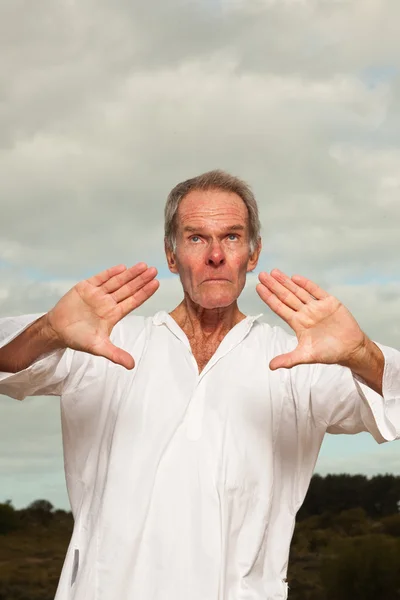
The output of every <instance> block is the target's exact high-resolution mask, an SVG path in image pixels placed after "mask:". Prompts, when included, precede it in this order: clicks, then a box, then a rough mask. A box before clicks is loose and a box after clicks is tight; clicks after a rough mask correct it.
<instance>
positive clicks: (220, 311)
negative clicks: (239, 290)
mask: <svg viewBox="0 0 400 600" xmlns="http://www.w3.org/2000/svg"><path fill="white" fill-rule="evenodd" d="M170 315H171V317H172V318H173V319H174V320H175V321H176V322H177V323H178V325H179V326H180V327H181V329H183V331H184V332H185V333H186V335H187V336H188V337H189V338H198V337H221V336H222V337H223V336H225V335H226V333H227V332H228V331H230V330H231V329H232V327H234V326H235V325H236V324H237V323H239V322H240V321H242V320H243V319H245V318H246V315H244V314H243V313H242V312H240V310H239V307H238V305H237V302H236V301H235V302H233V303H232V304H230V305H229V306H225V307H223V308H212V309H207V308H203V307H202V306H200V305H199V304H195V303H194V302H193V301H192V300H191V298H189V297H188V296H187V295H186V294H185V297H184V299H183V300H182V302H181V303H180V304H179V305H178V306H177V307H176V308H175V309H174V310H173V311H172V312H171V313H170Z"/></svg>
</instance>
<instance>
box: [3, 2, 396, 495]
mask: <svg viewBox="0 0 400 600" xmlns="http://www.w3.org/2000/svg"><path fill="white" fill-rule="evenodd" d="M388 15H389V18H388ZM399 18H400V4H399V3H398V2H397V0H356V1H354V2H350V0H332V1H327V0H279V1H277V0H246V1H245V2H244V1H239V0H208V1H207V2H204V3H194V2H189V1H184V0H171V1H170V2H168V3H165V2H164V3H162V2H153V3H147V4H146V3H143V2H139V1H138V0H135V1H133V2H132V1H130V2H128V1H127V0H116V1H115V2H113V3H109V2H105V1H102V0H100V1H97V2H94V1H93V0H82V1H81V2H79V3H77V2H73V1H72V0H62V1H60V2H57V3H54V2H51V1H50V0H44V1H43V2H40V3H39V4H37V5H35V7H34V9H33V7H32V6H31V4H30V3H29V2H28V1H27V0H15V1H14V2H12V3H3V4H2V5H1V6H0V50H1V52H0V56H1V57H2V58H1V69H0V89H1V95H0V132H1V136H0V208H1V218H0V314H1V315H11V314H21V313H32V312H33V313H35V312H43V311H46V310H49V309H50V308H51V307H52V306H53V305H54V303H55V302H57V300H58V299H59V298H60V297H61V295H62V294H63V293H65V292H66V291H67V290H68V289H70V287H72V285H74V284H75V283H76V282H77V281H79V280H80V279H82V278H84V277H88V276H89V275H91V274H94V273H96V272H99V271H100V270H102V269H104V268H106V267H108V266H112V265H114V264H119V263H125V264H127V265H131V264H135V263H136V262H139V261H142V260H144V261H147V262H148V263H149V264H154V265H155V266H156V267H157V268H158V269H159V271H160V278H161V286H160V289H159V291H158V292H157V294H156V295H155V296H154V297H153V298H152V299H151V300H150V301H149V302H148V303H147V304H146V305H145V306H143V307H142V308H141V310H140V312H141V314H151V313H154V312H156V311H157V310H160V309H166V310H170V309H172V308H173V307H174V306H175V305H176V304H177V303H178V302H179V301H180V299H181V290H180V285H179V281H178V280H177V279H176V278H168V277H167V270H166V267H165V259H164V255H163V207H164V202H165V199H166V196H167V194H168V192H169V191H170V189H171V188H172V187H173V186H174V185H175V184H176V183H177V182H178V181H182V180H184V179H186V178H188V177H191V176H193V175H196V174H199V173H201V172H204V171H206V170H209V169H212V168H224V169H226V170H228V171H230V172H232V173H233V174H236V175H239V176H240V177H243V178H244V179H245V180H247V181H248V182H249V183H250V184H251V185H252V187H253V189H254V191H255V193H256V197H257V198H258V202H259V206H260V213H261V220H262V225H263V253H262V256H261V259H260V265H259V267H260V269H265V270H271V269H272V268H273V267H279V268H281V269H282V270H283V271H285V272H287V273H289V274H294V273H301V274H303V275H305V276H307V277H310V278H311V279H313V280H315V281H316V282H318V283H319V284H320V285H321V286H322V287H324V288H325V289H327V290H328V291H330V292H331V293H333V294H335V295H336V296H337V297H339V298H340V299H341V300H342V301H343V302H344V304H345V305H346V306H348V307H349V308H350V310H352V312H353V313H354V315H355V316H356V318H357V319H358V320H359V322H360V324H361V325H362V327H363V328H364V330H365V331H366V332H367V333H368V334H369V335H370V336H371V337H373V339H376V340H377V341H381V342H382V343H385V344H388V345H394V346H396V347H400V324H398V322H399V319H398V315H399V311H400V293H399V292H400V271H399V266H398V264H399V263H398V256H399V253H400V237H399V235H398V224H399V222H400V202H399V191H400V179H399V172H400V147H399V139H400V119H399V107H400V83H399V76H398V73H399V71H398V70H399V64H398V63H399V61H398V56H399V51H400V43H399V36H398V31H397V29H398V27H397V23H398V21H399ZM383 32H384V34H383ZM255 284H256V280H255V278H254V276H252V277H250V278H249V282H248V286H247V287H246V288H245V290H244V292H243V294H242V297H241V299H240V306H241V308H242V310H243V311H244V312H247V313H250V314H258V313H259V312H264V319H265V320H267V321H269V322H271V323H272V324H278V323H280V321H279V319H278V318H277V317H276V316H275V315H273V314H272V313H271V311H269V309H267V307H265V305H263V304H262V302H261V301H260V299H259V298H258V296H257V294H256V293H255V290H254V287H255ZM1 400H2V402H1V405H0V416H1V417H3V416H4V419H3V422H10V424H11V425H12V426H10V427H5V429H4V431H3V435H4V442H3V445H2V451H3V452H4V453H3V454H1V456H2V457H3V458H2V459H1V460H2V462H1V469H2V470H1V472H2V473H3V475H2V476H1V477H2V479H1V481H2V482H3V481H7V486H10V485H12V486H14V489H15V490H16V492H15V493H16V496H18V497H19V498H21V499H25V498H27V494H28V492H27V489H28V488H27V487H25V488H24V484H23V483H17V481H21V480H22V481H23V480H25V477H26V478H27V477H28V475H29V473H30V472H33V463H35V464H36V465H38V467H37V468H38V473H39V471H40V472H41V473H42V478H40V477H39V475H38V473H37V475H38V479H37V481H38V482H39V481H40V482H41V483H40V485H45V486H50V487H46V488H45V489H46V490H50V491H51V485H52V484H51V482H52V481H57V482H58V483H57V484H55V485H56V490H53V491H51V493H52V494H56V496H57V494H59V495H58V496H57V498H60V497H61V496H60V494H61V495H62V493H64V492H61V491H60V490H61V489H62V486H63V479H62V474H61V477H60V471H58V470H57V469H62V462H60V461H61V454H60V443H61V441H60V439H58V442H56V439H57V436H59V433H57V432H56V430H55V429H53V427H54V426H55V425H54V423H55V422H56V421H57V420H58V415H57V414H56V412H52V411H51V410H50V411H49V410H48V407H49V404H47V401H48V399H46V400H43V403H41V401H39V399H37V398H36V399H34V401H32V404H30V401H28V402H26V401H25V402H24V403H22V404H21V405H20V404H19V403H16V404H12V406H13V408H10V406H11V405H10V404H9V402H10V401H9V400H8V399H3V398H2V399H1ZM53 400H54V399H51V401H53ZM11 402H12V401H11ZM17 406H18V408H17ZM27 406H29V412H28V411H27V408H26V407H27ZM31 406H32V413H31V412H30V410H31ZM51 406H52V407H53V408H54V407H55V404H54V403H53V404H52V405H51ZM13 411H15V412H13ZM17 411H18V412H17ZM17 415H18V417H17ZM22 415H24V416H25V415H26V416H25V417H22ZM23 418H26V419H27V420H26V421H24V420H23ZM13 419H15V420H13ZM0 420H1V419H0ZM10 420H11V421H10ZM57 422H58V421H57ZM23 423H26V425H24V424H23ZM29 425H31V426H32V430H31V434H32V437H29V436H28V437H29V439H30V440H31V441H29V442H28V439H27V435H26V434H27V431H26V429H25V428H26V427H28V426H29ZM42 428H44V429H42ZM57 431H58V430H57ZM46 432H47V433H46ZM16 438H18V440H19V441H18V444H17V446H18V457H17V455H15V458H13V457H12V456H11V455H10V453H9V452H8V451H7V448H9V447H13V446H14V447H15V439H16ZM35 440H37V442H35ZM41 440H42V441H41ZM42 442H43V444H44V446H43V447H42V446H41V443H42ZM36 443H37V444H38V446H37V449H38V450H37V453H35V444H36ZM337 443H338V444H340V443H341V442H340V440H338V442H337ZM354 443H355V444H357V442H354ZM338 447H339V446H337V447H336V448H338ZM41 448H42V450H41ZM354 448H356V446H354ZM385 451H386V450H385ZM57 452H58V454H57ZM336 452H337V449H336ZM372 452H374V451H372ZM47 455H48V456H50V455H55V456H58V458H57V461H58V463H57V462H56V463H54V464H53V463H51V462H50V463H48V462H46V460H47V459H46V456H47ZM24 457H25V458H24ZM360 457H361V454H360ZM25 460H26V470H25V472H24V473H22V471H23V465H24V461H25ZM332 460H333V459H332ZM357 460H358V459H357ZM360 460H363V459H362V458H360ZM372 462H373V461H372V459H371V456H370V455H366V456H365V461H364V467H365V468H367V467H368V464H372ZM56 464H58V467H57V466H55V465H56ZM336 464H337V465H338V464H339V463H336ZM7 465H8V466H9V468H7ZM331 468H334V461H333V463H332V464H331ZM21 469H22V471H21ZM12 472H15V473H17V472H18V473H20V474H21V479H19V476H18V477H14V479H13V476H12V475H11V474H10V473H12ZM46 473H47V475H46ZM56 473H58V475H56ZM53 474H54V477H53ZM4 478H6V479H4ZM26 481H28V479H26ZM29 481H32V480H31V479H30V480H29ZM45 482H47V483H45ZM32 485H33V484H32ZM7 486H6V488H7V489H8V487H7ZM29 486H31V483H30V484H29ZM38 486H39V484H38V485H35V487H32V488H30V489H32V490H37V493H38V495H41V494H39V489H41V488H39V487H38ZM57 486H58V487H57ZM6 488H4V486H3V483H2V489H6ZM24 490H25V491H24ZM57 490H58V491H57ZM35 494H36V491H35ZM28 495H29V494H28ZM64 497H65V496H64ZM21 502H22V500H21Z"/></svg>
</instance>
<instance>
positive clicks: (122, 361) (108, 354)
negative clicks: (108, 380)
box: [93, 340, 135, 370]
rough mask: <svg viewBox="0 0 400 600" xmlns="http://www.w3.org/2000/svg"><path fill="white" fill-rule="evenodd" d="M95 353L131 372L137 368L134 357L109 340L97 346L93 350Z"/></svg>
mask: <svg viewBox="0 0 400 600" xmlns="http://www.w3.org/2000/svg"><path fill="white" fill-rule="evenodd" d="M93 353H94V354H96V355H97V356H104V358H107V359H108V360H111V362H113V363H115V364H116V365H122V366H123V367H125V368H126V369H129V370H130V369H133V367H134V366H135V361H134V360H133V357H132V356H131V355H130V354H129V353H128V352H125V350H122V348H118V346H114V344H112V343H111V342H110V341H109V340H105V341H104V342H102V343H101V344H99V345H98V346H96V348H95V349H93Z"/></svg>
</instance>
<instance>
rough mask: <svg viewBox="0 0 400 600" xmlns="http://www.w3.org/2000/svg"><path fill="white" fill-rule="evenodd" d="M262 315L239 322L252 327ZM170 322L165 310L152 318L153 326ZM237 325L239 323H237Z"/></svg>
mask: <svg viewBox="0 0 400 600" xmlns="http://www.w3.org/2000/svg"><path fill="white" fill-rule="evenodd" d="M263 314H264V313H260V314H259V315H255V316H253V315H248V316H247V317H246V318H245V319H243V320H242V321H240V323H244V322H247V323H248V324H249V325H253V323H254V321H256V320H257V319H259V318H260V317H262V316H263ZM171 320H172V321H173V322H174V323H175V321H174V319H173V318H172V317H171V315H169V314H168V313H167V311H166V310H159V311H158V312H157V313H156V314H155V315H154V316H153V325H168V324H170V323H171ZM238 325H239V323H238Z"/></svg>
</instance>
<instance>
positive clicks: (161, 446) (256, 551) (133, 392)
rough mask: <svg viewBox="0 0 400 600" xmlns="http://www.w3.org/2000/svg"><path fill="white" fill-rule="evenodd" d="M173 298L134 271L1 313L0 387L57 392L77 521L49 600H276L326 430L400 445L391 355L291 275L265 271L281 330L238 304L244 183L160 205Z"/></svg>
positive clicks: (211, 178)
mask: <svg viewBox="0 0 400 600" xmlns="http://www.w3.org/2000/svg"><path fill="white" fill-rule="evenodd" d="M165 250H166V255H167V261H168V266H169V269H170V270H171V271H172V272H173V273H177V274H179V277H180V280H181V283H182V287H183V292H184V298H183V300H182V302H181V303H180V304H179V306H177V307H176V308H175V309H174V310H173V311H172V312H171V313H170V314H168V313H167V312H165V311H161V312H158V313H157V314H156V315H155V316H153V317H152V318H144V317H140V316H131V315H129V313H131V311H132V310H134V309H136V308H138V307H139V306H140V305H141V304H142V303H143V302H145V301H146V300H147V299H148V298H149V297H150V296H151V295H152V294H154V292H155V291H156V290H157V288H158V285H159V284H158V281H157V280H156V279H155V277H156V269H155V268H152V267H150V268H148V267H147V265H145V264H144V263H139V264H136V265H135V266H133V267H130V268H126V267H125V266H123V265H119V266H115V267H112V268H111V269H108V270H107V271H104V272H102V273H100V274H99V275H96V276H94V277H91V278H90V279H88V280H86V281H81V282H80V283H78V284H77V285H76V286H75V287H73V288H72V289H71V290H70V291H69V292H68V293H67V294H66V295H65V296H64V297H62V298H61V300H60V301H59V302H58V304H56V306H55V307H54V308H53V309H52V310H50V311H49V312H48V313H47V314H44V315H27V316H25V317H18V318H9V319H3V320H2V321H1V332H2V338H3V345H2V349H1V350H0V370H1V371H2V373H1V374H0V392H1V393H3V394H8V395H9V396H11V397H14V398H17V399H20V400H22V399H23V398H24V397H25V396H27V395H34V394H50V395H56V396H61V411H62V413H61V414H62V432H63V445H64V457H65V473H66V480H67V486H68V492H69V497H70V501H71V506H72V511H73V515H74V518H75V526H74V531H73V534H72V538H71V541H70V545H69V548H68V552H67V556H66V560H65V563H64V567H63V571H62V575H61V579H60V583H59V586H58V591H57V596H56V598H57V600H72V599H73V600H266V599H270V600H281V599H284V598H286V597H287V593H288V590H287V583H286V572H287V562H288V554H289V546H290V541H291V537H292V533H293V528H294V523H295V515H296V512H297V510H298V509H299V507H300V505H301V504H302V502H303V500H304V496H305V494H306V491H307V488H308V485H309V482H310V478H311V476H312V472H313V468H314V465H315V462H316V460H317V456H318V452H319V449H320V446H321V443H322V439H323V437H324V434H325V432H327V431H328V432H330V433H357V432H360V431H369V432H370V433H371V434H372V435H373V436H374V438H375V439H376V440H377V441H378V442H379V443H381V442H384V441H387V440H394V439H395V438H398V437H400V352H398V351H397V350H395V349H392V348H389V347H385V346H383V345H381V344H375V343H374V342H372V341H371V340H370V339H369V338H368V337H367V335H366V334H365V333H364V332H363V331H362V330H361V329H360V327H359V326H358V324H357V322H356V321H355V319H354V318H353V317H352V315H351V314H350V313H349V311H348V310H347V309H346V308H345V307H344V306H343V305H342V304H341V303H340V302H339V300H337V299H336V298H334V297H333V296H331V295H329V294H328V293H327V292H325V291H324V290H322V289H321V288H319V287H318V285H316V284H315V283H312V282H311V281H309V280H308V279H305V278H304V277H302V276H299V275H296V276H293V277H288V276H286V275H285V274H284V273H282V272H280V271H279V270H277V269H274V270H273V271H272V272H271V273H270V274H268V273H260V275H259V279H260V283H259V284H258V285H257V292H258V294H259V295H260V297H261V298H262V300H263V301H264V302H265V303H266V304H267V305H268V306H269V307H270V308H271V309H272V310H273V311H274V312H275V313H276V314H278V315H279V316H280V317H281V318H282V319H283V320H284V321H285V322H286V323H288V324H289V325H290V327H291V328H292V329H293V330H294V333H295V334H296V335H295V336H294V335H289V334H288V333H286V332H285V331H284V330H283V329H282V328H280V327H271V326H269V325H268V324H267V323H263V322H261V321H260V320H259V317H257V316H245V315H244V314H243V313H242V312H241V311H240V310H239V308H238V305H237V299H238V297H239V295H240V293H241V291H242V290H243V287H244V285H245V280H246V273H248V272H249V271H252V270H254V269H255V268H256V266H257V260H258V257H259V254H260V250H261V241H260V236H259V219H258V211H257V205H256V202H255V199H254V196H253V194H252V192H251V190H250V188H249V187H248V186H247V185H246V184H245V183H244V182H243V181H241V180H240V179H237V178H236V177H233V176H231V175H229V174H227V173H225V172H223V171H212V172H209V173H205V174H203V175H200V176H198V177H195V178H193V179H189V180H188V181H185V182H183V183H180V184H179V185H177V186H176V187H175V188H174V189H173V190H172V192H171V193H170V195H169V197H168V200H167V204H166V209H165ZM128 315H129V316H128Z"/></svg>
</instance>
